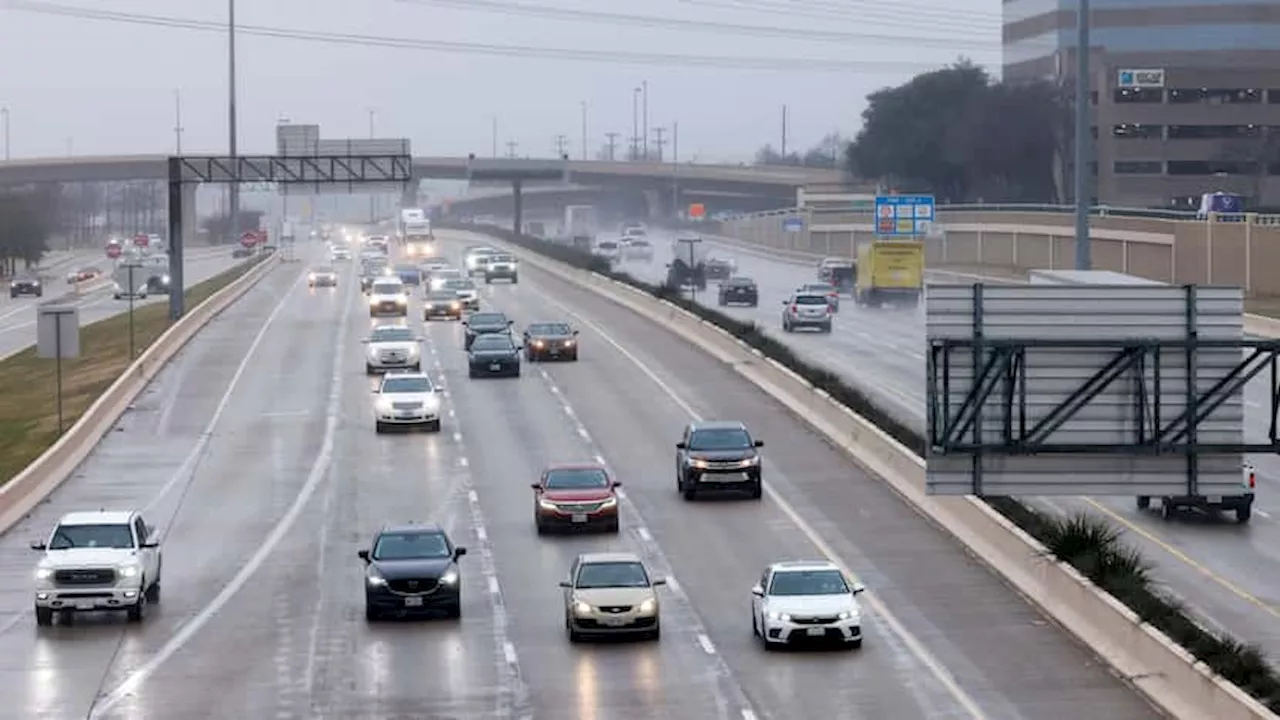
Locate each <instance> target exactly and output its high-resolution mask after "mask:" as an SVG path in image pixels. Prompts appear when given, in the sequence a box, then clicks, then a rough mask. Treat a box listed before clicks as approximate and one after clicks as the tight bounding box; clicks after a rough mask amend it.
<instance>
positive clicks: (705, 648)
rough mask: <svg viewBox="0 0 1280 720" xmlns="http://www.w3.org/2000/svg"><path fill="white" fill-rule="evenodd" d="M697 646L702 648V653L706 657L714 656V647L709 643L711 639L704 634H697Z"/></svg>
mask: <svg viewBox="0 0 1280 720" xmlns="http://www.w3.org/2000/svg"><path fill="white" fill-rule="evenodd" d="M698 644H699V645H701V646H702V652H704V653H706V654H708V655H715V654H716V646H715V645H713V644H712V643H711V638H709V637H707V634H706V633H698Z"/></svg>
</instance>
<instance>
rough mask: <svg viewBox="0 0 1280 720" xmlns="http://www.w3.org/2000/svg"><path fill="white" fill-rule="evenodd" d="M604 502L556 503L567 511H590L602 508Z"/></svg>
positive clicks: (557, 506)
mask: <svg viewBox="0 0 1280 720" xmlns="http://www.w3.org/2000/svg"><path fill="white" fill-rule="evenodd" d="M603 504H604V503H598V502H593V503H556V508H557V509H559V510H560V511H561V512H567V513H589V512H595V511H597V510H599V509H600V506H601V505H603Z"/></svg>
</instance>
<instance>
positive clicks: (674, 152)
mask: <svg viewBox="0 0 1280 720" xmlns="http://www.w3.org/2000/svg"><path fill="white" fill-rule="evenodd" d="M671 212H672V213H673V214H674V217H677V218H678V217H680V123H678V122H673V123H671Z"/></svg>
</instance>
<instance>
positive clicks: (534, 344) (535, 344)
mask: <svg viewBox="0 0 1280 720" xmlns="http://www.w3.org/2000/svg"><path fill="white" fill-rule="evenodd" d="M545 345H546V343H544V342H542V341H541V340H534V341H533V346H534V347H536V348H540V347H543V346H545Z"/></svg>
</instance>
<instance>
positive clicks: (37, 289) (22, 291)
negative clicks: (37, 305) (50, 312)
mask: <svg viewBox="0 0 1280 720" xmlns="http://www.w3.org/2000/svg"><path fill="white" fill-rule="evenodd" d="M19 295H35V296H36V297H44V287H43V286H41V285H40V278H38V277H36V276H34V275H29V276H27V277H19V278H14V279H13V281H12V282H10V283H9V297H11V298H16V297H18V296H19Z"/></svg>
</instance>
